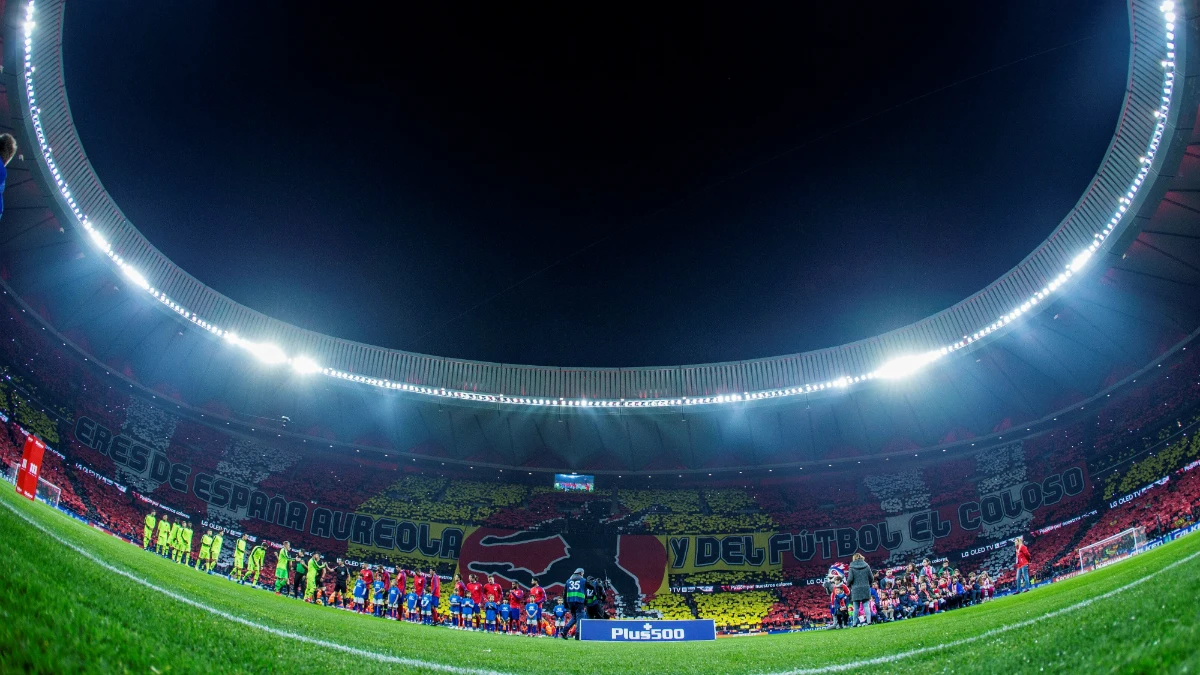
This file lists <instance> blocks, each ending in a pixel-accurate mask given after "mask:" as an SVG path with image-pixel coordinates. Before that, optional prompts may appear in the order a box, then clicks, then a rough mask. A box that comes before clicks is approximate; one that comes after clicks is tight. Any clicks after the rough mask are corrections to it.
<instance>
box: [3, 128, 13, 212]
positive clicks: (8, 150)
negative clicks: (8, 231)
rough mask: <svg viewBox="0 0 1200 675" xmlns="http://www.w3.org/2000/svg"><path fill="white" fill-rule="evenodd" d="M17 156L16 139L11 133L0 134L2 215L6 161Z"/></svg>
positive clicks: (6, 171) (6, 169)
mask: <svg viewBox="0 0 1200 675" xmlns="http://www.w3.org/2000/svg"><path fill="white" fill-rule="evenodd" d="M16 156H17V139H15V138H13V135H12V134H0V161H3V162H4V166H0V216H3V215H4V188H5V187H6V186H7V184H8V168H7V167H8V163H9V162H11V161H12V158H13V157H16Z"/></svg>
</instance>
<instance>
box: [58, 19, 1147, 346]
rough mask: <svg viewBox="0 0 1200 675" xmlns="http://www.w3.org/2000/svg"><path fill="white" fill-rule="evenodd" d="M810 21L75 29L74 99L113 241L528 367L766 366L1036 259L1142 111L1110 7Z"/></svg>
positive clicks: (69, 41)
mask: <svg viewBox="0 0 1200 675" xmlns="http://www.w3.org/2000/svg"><path fill="white" fill-rule="evenodd" d="M822 5H823V6H820V7H818V6H815V3H772V4H754V3H719V4H689V5H676V4H673V3H661V4H654V3H649V4H647V3H638V4H627V5H622V4H613V3H602V4H601V3H595V4H590V5H579V4H577V3H567V4H559V5H537V4H517V5H514V4H512V3H483V4H478V5H473V4H466V3H424V4H417V3H399V4H397V5H396V6H395V7H393V8H391V9H380V10H367V9H365V8H364V7H366V6H363V7H360V6H352V5H342V4H337V3H328V2H323V3H305V2H297V1H289V2H250V3H246V2H237V3H235V2H218V1H215V0H203V1H188V2H183V1H180V2H169V3H146V2H131V1H126V0H106V2H77V3H70V4H69V5H68V6H67V17H66V35H65V38H66V40H65V45H64V50H65V60H66V74H67V87H68V90H69V92H70V96H71V105H72V109H73V113H74V117H75V123H76V126H77V127H78V129H79V132H80V135H81V136H82V139H83V142H84V145H85V147H86V148H87V149H88V153H89V156H90V159H91V161H92V163H93V164H94V165H95V167H96V169H97V171H98V172H99V174H100V177H101V179H102V180H103V181H104V183H105V185H106V187H107V188H108V189H109V191H110V192H111V193H112V194H113V195H114V197H115V198H116V200H117V203H118V204H120V205H121V206H122V208H123V209H124V211H125V213H126V215H127V216H128V217H129V218H130V219H131V220H132V221H133V222H134V224H136V225H137V226H138V227H139V228H140V229H141V230H142V232H144V233H145V234H146V235H147V236H148V237H149V239H150V241H152V242H153V243H154V244H155V245H157V246H158V247H159V248H160V249H162V250H163V251H164V252H165V253H166V254H167V255H169V256H170V257H171V258H173V259H174V260H175V261H176V262H177V263H179V264H180V265H181V266H182V267H183V268H184V269H186V270H188V271H189V272H191V273H192V274H193V275H195V276H196V277H198V278H199V279H201V280H203V281H205V282H206V283H208V284H209V285H211V286H213V287H214V288H216V289H217V290H219V291H221V292H223V293H225V294H227V295H229V296H230V297H232V298H234V299H235V300H238V301H240V302H243V303H245V304H247V305H249V306H250V307H253V308H255V309H257V310H260V311H263V312H265V313H267V314H270V315H273V316H276V317H278V318H281V319H284V320H287V321H291V322H293V323H296V324H298V325H301V326H304V327H306V328H311V329H313V330H317V331H321V332H325V333H330V334H333V335H338V336H341V337H345V338H349V339H353V340H359V341H363V342H370V343H374V344H381V345H385V346H389V347H395V348H400V349H408V350H414V351H422V352H429V353H436V354H441V355H447V356H457V357H464V358H476V359H484V360H491V361H504V362H510V363H539V364H548V365H591V366H616V365H658V364H675V363H688V362H706V361H719V360H731V359H741V358H750V357H758V356H769V355H775V354H782V353H788V352H795V351H802V350H806V349H813V348H819V347H825V346H830V345H834V344H839V343H842V342H846V341H850V340H855V339H859V338H863V337H867V336H869V335H873V334H876V333H879V332H882V331H886V330H890V329H893V328H896V327H899V326H902V325H904V324H906V323H909V322H911V321H914V320H917V319H919V318H921V317H923V316H925V315H928V314H930V313H932V312H935V311H938V310H941V309H944V308H945V307H947V306H949V305H951V304H953V303H954V302H956V301H957V300H960V299H962V298H963V297H965V296H967V295H969V294H970V293H972V292H974V291H977V290H979V289H980V288H982V287H983V286H985V285H986V284H988V283H989V282H991V281H992V280H994V279H995V278H996V277H998V276H999V275H1001V274H1002V273H1003V272H1004V271H1005V270H1007V269H1008V268H1010V267H1012V266H1013V265H1014V264H1016V263H1017V262H1019V261H1020V259H1021V258H1023V257H1024V256H1025V255H1026V254H1027V253H1028V252H1029V251H1030V250H1031V249H1032V248H1033V247H1034V246H1036V245H1037V244H1038V243H1039V242H1040V241H1041V240H1042V239H1043V238H1044V237H1045V236H1046V234H1047V233H1048V232H1049V231H1050V230H1051V229H1052V228H1053V227H1054V226H1055V225H1056V224H1057V223H1058V221H1059V220H1060V219H1061V218H1062V217H1063V216H1064V215H1065V214H1066V212H1067V211H1068V210H1069V209H1070V208H1071V207H1072V205H1073V204H1074V203H1075V201H1076V200H1077V199H1078V198H1079V196H1080V195H1081V194H1082V192H1083V190H1084V189H1085V187H1086V185H1087V183H1088V181H1089V180H1090V179H1091V178H1092V176H1093V174H1094V173H1095V170H1096V168H1097V167H1098V165H1099V161H1100V159H1101V157H1102V156H1103V153H1104V151H1105V150H1106V148H1107V146H1108V143H1109V141H1110V139H1111V137H1112V133H1113V130H1114V129H1115V125H1116V122H1117V117H1118V115H1119V113H1120V103H1121V98H1122V93H1123V90H1124V87H1125V78H1126V69H1127V60H1128V52H1129V50H1128V40H1129V35H1128V22H1127V17H1126V10H1125V6H1124V5H1123V4H1122V3H1121V2H1120V1H1119V0H1078V1H1068V0H1063V1H1047V0H1032V1H1031V0H1011V1H1009V2H1004V3H1000V4H996V3H963V2H953V3H938V2H934V3H922V4H918V5H913V4H912V3H879V4H878V5H872V4H869V3H868V4H855V5H846V4H844V3H822ZM918 8H919V9H918ZM152 281H153V280H152Z"/></svg>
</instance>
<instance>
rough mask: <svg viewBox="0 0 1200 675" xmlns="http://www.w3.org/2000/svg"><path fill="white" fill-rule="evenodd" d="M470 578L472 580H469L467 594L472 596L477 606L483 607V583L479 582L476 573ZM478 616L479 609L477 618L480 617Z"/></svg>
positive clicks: (472, 600)
mask: <svg viewBox="0 0 1200 675" xmlns="http://www.w3.org/2000/svg"><path fill="white" fill-rule="evenodd" d="M469 578H470V581H469V582H467V595H469V596H471V602H473V603H475V606H476V607H483V584H481V583H479V580H478V579H476V578H475V575H474V574H472V575H471V576H470V577H469ZM478 616H479V614H478V611H477V612H476V614H475V618H478Z"/></svg>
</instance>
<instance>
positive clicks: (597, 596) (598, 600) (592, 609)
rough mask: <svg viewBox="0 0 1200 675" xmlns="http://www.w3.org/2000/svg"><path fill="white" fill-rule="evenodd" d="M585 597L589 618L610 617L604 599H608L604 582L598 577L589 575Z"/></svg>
mask: <svg viewBox="0 0 1200 675" xmlns="http://www.w3.org/2000/svg"><path fill="white" fill-rule="evenodd" d="M584 597H585V598H586V600H585V602H586V605H587V617H588V618H589V619H607V618H608V614H606V613H605V611H604V601H605V600H606V597H605V592H604V582H602V581H600V580H599V579H597V578H596V577H588V580H587V584H586V586H585V587H584Z"/></svg>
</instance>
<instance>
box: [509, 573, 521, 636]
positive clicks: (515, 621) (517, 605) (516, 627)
mask: <svg viewBox="0 0 1200 675" xmlns="http://www.w3.org/2000/svg"><path fill="white" fill-rule="evenodd" d="M524 604H525V591H523V590H521V585H520V584H513V587H512V588H511V589H509V591H508V621H509V631H510V632H512V633H518V634H519V633H520V632H521V626H522V624H521V607H523V606H524Z"/></svg>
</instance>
